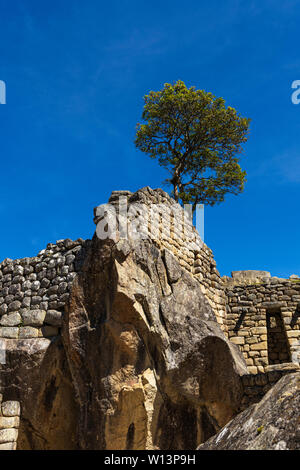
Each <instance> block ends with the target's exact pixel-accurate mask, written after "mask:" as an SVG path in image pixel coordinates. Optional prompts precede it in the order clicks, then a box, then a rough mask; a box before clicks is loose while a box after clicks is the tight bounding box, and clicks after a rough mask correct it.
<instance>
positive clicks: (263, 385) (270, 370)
mask: <svg viewBox="0 0 300 470" xmlns="http://www.w3.org/2000/svg"><path fill="white" fill-rule="evenodd" d="M296 371H299V366H298V365H296V364H277V365H276V366H269V367H266V371H265V372H263V373H258V374H246V375H243V376H242V383H243V387H244V396H243V399H242V402H241V411H243V410H245V409H246V408H248V406H250V405H253V403H258V402H259V401H260V400H261V399H262V397H263V396H264V395H265V394H266V393H267V392H268V391H269V390H270V389H271V388H272V387H273V385H274V384H275V383H276V382H278V380H280V379H281V377H283V376H284V375H286V374H290V373H291V372H296Z"/></svg>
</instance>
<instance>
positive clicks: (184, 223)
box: [94, 187, 227, 331]
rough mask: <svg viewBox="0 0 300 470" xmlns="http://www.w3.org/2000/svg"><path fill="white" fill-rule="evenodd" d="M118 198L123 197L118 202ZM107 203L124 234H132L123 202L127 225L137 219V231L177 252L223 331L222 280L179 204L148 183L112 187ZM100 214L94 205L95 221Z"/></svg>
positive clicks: (224, 311) (223, 304)
mask: <svg viewBox="0 0 300 470" xmlns="http://www.w3.org/2000/svg"><path fill="white" fill-rule="evenodd" d="M120 198H122V201H123V202H122V203H121V204H120ZM109 203H110V204H113V205H114V206H115V209H116V212H117V214H118V216H119V219H118V221H119V223H120V225H121V226H122V227H123V236H124V233H125V234H126V236H129V237H130V236H134V234H132V233H129V232H128V230H127V227H125V225H126V224H125V223H124V221H125V219H124V220H122V216H121V215H120V212H121V213H122V206H123V207H124V209H125V210H123V212H124V214H125V213H126V211H128V219H127V221H129V222H130V224H129V225H134V224H132V222H133V221H136V222H135V223H136V227H137V230H138V232H139V234H140V233H144V234H145V235H144V236H145V238H150V239H151V240H152V241H153V242H154V243H155V244H156V246H157V247H158V248H159V249H161V250H163V249H167V250H169V251H170V252H171V253H172V254H173V255H174V256H176V258H177V259H178V261H179V263H180V265H181V266H182V267H183V268H184V269H186V270H187V271H188V272H190V273H191V274H192V275H194V276H195V278H196V279H197V280H198V281H199V283H200V286H201V288H202V291H203V293H204V294H205V295H206V297H207V299H208V301H209V303H210V304H211V306H212V308H213V310H214V312H215V315H216V318H217V321H218V323H219V324H220V326H221V328H222V329H223V330H225V331H226V328H227V326H226V322H225V315H226V296H225V292H224V285H223V281H222V279H221V277H220V274H219V272H218V270H217V268H216V262H215V260H214V257H213V253H212V251H211V250H210V249H209V248H208V247H207V246H206V245H205V243H203V241H202V240H201V238H200V236H199V234H198V232H197V231H196V229H195V227H194V225H193V222H192V220H190V219H189V218H188V217H187V216H186V215H185V213H184V211H183V209H182V207H181V206H180V205H179V204H177V203H176V202H175V201H174V200H173V199H172V198H170V196H169V195H168V194H167V193H166V192H164V191H162V190H161V189H156V190H152V189H151V188H148V187H147V188H143V189H141V190H139V191H137V192H136V193H134V194H133V193H131V192H129V191H114V192H113V193H112V195H111V197H110V199H109ZM150 207H151V209H150ZM97 211H98V212H97ZM101 216H103V213H101V211H99V210H98V208H96V209H95V219H94V221H95V223H96V224H97V223H98V222H99V220H101ZM125 222H126V221H125ZM124 228H125V231H124ZM120 236H122V234H120Z"/></svg>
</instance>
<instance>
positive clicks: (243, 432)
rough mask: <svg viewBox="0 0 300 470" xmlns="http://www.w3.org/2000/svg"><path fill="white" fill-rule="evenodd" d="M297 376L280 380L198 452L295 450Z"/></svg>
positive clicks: (299, 425) (298, 441)
mask: <svg viewBox="0 0 300 470" xmlns="http://www.w3.org/2000/svg"><path fill="white" fill-rule="evenodd" d="M299 409H300V373H299V372H298V373H292V374H289V375H286V376H284V377H283V378H281V379H280V380H279V382H277V383H276V385H274V387H273V388H272V389H271V390H270V391H269V392H268V393H267V394H266V395H265V396H264V398H263V399H262V400H261V401H260V402H259V403H257V404H256V405H252V406H250V407H249V408H248V409H247V410H245V411H244V412H243V413H240V414H239V415H238V416H237V417H236V418H234V419H233V420H232V421H230V423H228V424H227V425H226V426H225V427H224V428H223V429H222V430H221V431H220V432H219V433H218V434H217V435H216V436H214V437H212V438H211V439H209V440H208V441H207V442H205V443H204V444H202V445H201V446H200V447H199V450H299V448H300V422H299Z"/></svg>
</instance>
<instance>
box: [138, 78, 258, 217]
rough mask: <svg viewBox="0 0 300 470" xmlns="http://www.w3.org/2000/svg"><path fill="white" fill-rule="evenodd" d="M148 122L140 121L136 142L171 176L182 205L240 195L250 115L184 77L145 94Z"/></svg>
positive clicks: (206, 202)
mask: <svg viewBox="0 0 300 470" xmlns="http://www.w3.org/2000/svg"><path fill="white" fill-rule="evenodd" d="M144 101H145V105H144V111H143V115H142V118H143V121H144V123H138V124H137V132H136V138H135V145H136V147H137V148H138V149H140V150H141V151H142V152H145V153H146V154H148V155H149V156H150V157H151V158H157V159H158V161H159V163H160V165H161V166H163V167H165V168H166V169H167V170H168V171H169V172H170V174H171V177H170V178H169V179H167V180H166V182H167V183H169V184H171V185H172V186H173V192H172V195H173V197H174V198H175V200H176V201H178V202H182V203H183V204H187V203H190V204H193V209H194V210H195V208H196V205H197V204H198V203H204V204H209V205H214V204H215V203H219V202H222V201H224V197H225V194H226V193H231V194H239V193H240V192H241V191H242V190H243V188H244V182H245V179H246V172H245V171H242V169H241V167H240V165H239V159H238V158H237V155H238V154H239V153H241V152H242V150H243V149H242V144H243V143H245V142H246V141H247V139H248V132H249V124H250V119H246V118H244V117H241V116H240V115H238V114H237V112H236V110H235V109H233V108H231V107H229V106H228V107H226V106H225V101H224V99H223V98H216V97H215V96H213V95H212V94H211V93H207V92H205V91H204V90H196V88H195V87H191V88H187V87H186V85H185V84H184V83H183V82H182V81H180V80H179V81H177V82H176V83H175V84H174V85H171V84H169V83H166V84H165V85H164V88H163V89H162V90H160V91H157V92H155V91H150V93H149V94H148V95H146V96H144Z"/></svg>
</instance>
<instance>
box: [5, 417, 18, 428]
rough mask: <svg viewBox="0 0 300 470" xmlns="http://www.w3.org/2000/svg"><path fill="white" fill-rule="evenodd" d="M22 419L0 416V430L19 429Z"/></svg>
mask: <svg viewBox="0 0 300 470" xmlns="http://www.w3.org/2000/svg"><path fill="white" fill-rule="evenodd" d="M19 425H20V418H19V417H18V416H0V429H7V428H18V427H19Z"/></svg>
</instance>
